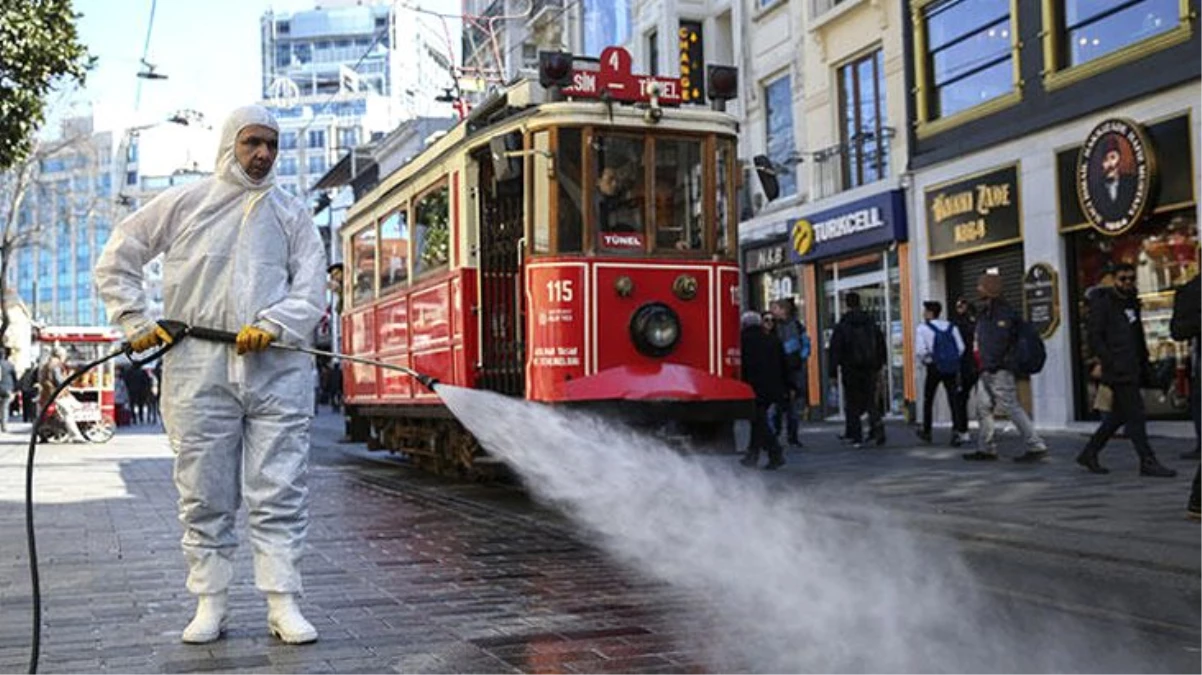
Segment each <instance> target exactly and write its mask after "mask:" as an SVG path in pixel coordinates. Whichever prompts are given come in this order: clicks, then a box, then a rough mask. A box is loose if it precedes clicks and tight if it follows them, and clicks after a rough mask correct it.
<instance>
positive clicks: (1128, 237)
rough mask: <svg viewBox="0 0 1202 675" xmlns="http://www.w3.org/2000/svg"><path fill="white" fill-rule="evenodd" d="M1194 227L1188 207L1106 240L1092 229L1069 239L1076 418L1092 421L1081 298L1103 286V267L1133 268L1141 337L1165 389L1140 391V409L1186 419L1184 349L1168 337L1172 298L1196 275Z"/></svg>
mask: <svg viewBox="0 0 1202 675" xmlns="http://www.w3.org/2000/svg"><path fill="white" fill-rule="evenodd" d="M1197 232H1198V225H1197V219H1196V217H1195V215H1194V210H1193V207H1190V208H1188V209H1185V210H1182V211H1177V212H1173V213H1165V214H1160V215H1157V216H1154V217H1153V218H1150V219H1148V220H1146V221H1145V222H1144V223H1142V224H1141V225H1139V226H1138V227H1135V228H1133V229H1132V230H1131V231H1129V232H1127V233H1125V234H1122V235H1119V236H1115V237H1112V236H1108V235H1105V234H1102V233H1100V232H1097V231H1096V230H1094V229H1092V228H1091V229H1088V230H1082V231H1079V232H1076V233H1074V234H1072V235H1070V236H1071V238H1072V252H1073V263H1074V264H1073V287H1072V289H1071V293H1072V296H1071V297H1072V299H1073V302H1072V303H1070V305H1071V306H1072V307H1073V308H1074V310H1075V311H1074V312H1073V314H1074V316H1073V329H1074V334H1073V344H1075V345H1077V349H1078V351H1077V353H1076V355H1075V358H1076V364H1075V367H1076V373H1077V374H1078V376H1077V378H1076V381H1077V382H1078V383H1079V385H1078V391H1077V415H1078V417H1079V418H1083V419H1084V418H1090V417H1093V416H1094V413H1093V412H1092V411H1091V403H1092V401H1093V395H1094V393H1095V391H1096V384H1095V383H1094V382H1092V381H1091V380H1090V378H1089V377H1088V374H1089V371H1090V368H1091V367H1092V365H1093V355H1092V354H1091V353H1090V351H1089V346H1088V342H1089V340H1088V336H1087V333H1086V325H1087V322H1088V320H1089V306H1088V303H1087V300H1086V297H1085V296H1086V294H1087V292H1088V291H1089V289H1090V288H1092V287H1094V286H1096V285H1098V284H1099V283H1101V282H1102V281H1103V271H1104V268H1105V266H1106V264H1107V263H1117V262H1128V263H1131V264H1132V265H1135V269H1136V284H1137V286H1138V288H1139V298H1140V301H1141V303H1142V309H1143V311H1142V316H1143V325H1144V334H1145V336H1146V337H1147V341H1148V354H1149V357H1150V358H1151V361H1152V369H1153V374H1154V375H1155V376H1156V379H1157V380H1159V381H1160V382H1161V383H1163V385H1164V386H1162V387H1160V388H1156V389H1144V391H1143V397H1144V404H1145V406H1146V407H1147V410H1148V417H1149V418H1152V419H1186V418H1188V416H1189V407H1188V405H1189V404H1188V399H1189V373H1190V366H1191V364H1190V363H1189V354H1190V352H1189V345H1188V343H1185V342H1176V341H1174V340H1173V339H1172V338H1171V337H1170V335H1169V320H1170V319H1171V318H1172V315H1173V293H1174V288H1175V287H1176V286H1180V285H1181V284H1184V283H1185V282H1187V281H1189V280H1190V279H1191V278H1193V276H1194V275H1196V274H1197V273H1198V234H1197Z"/></svg>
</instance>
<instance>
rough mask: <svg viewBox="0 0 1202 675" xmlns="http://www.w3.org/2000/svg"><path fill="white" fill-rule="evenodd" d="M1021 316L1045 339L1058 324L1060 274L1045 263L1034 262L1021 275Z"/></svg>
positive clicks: (1054, 330)
mask: <svg viewBox="0 0 1202 675" xmlns="http://www.w3.org/2000/svg"><path fill="white" fill-rule="evenodd" d="M1023 317H1024V318H1025V319H1026V320H1027V323H1030V324H1031V325H1032V326H1034V328H1035V331H1036V332H1038V333H1039V335H1040V337H1042V338H1043V339H1045V340H1046V339H1048V338H1050V337H1052V334H1053V333H1055V332H1056V327H1057V326H1059V325H1060V276H1059V275H1058V274H1057V273H1056V270H1055V269H1054V268H1053V267H1052V266H1051V265H1049V264H1047V263H1035V264H1034V265H1031V267H1030V269H1028V270H1027V273H1026V274H1025V275H1023Z"/></svg>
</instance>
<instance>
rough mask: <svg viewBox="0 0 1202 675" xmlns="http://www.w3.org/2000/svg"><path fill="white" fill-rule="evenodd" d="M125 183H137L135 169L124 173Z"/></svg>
mask: <svg viewBox="0 0 1202 675" xmlns="http://www.w3.org/2000/svg"><path fill="white" fill-rule="evenodd" d="M125 184H126V185H137V184H138V172H137V171H129V172H127V173H126V174H125Z"/></svg>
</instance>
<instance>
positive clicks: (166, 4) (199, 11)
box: [54, 0, 459, 130]
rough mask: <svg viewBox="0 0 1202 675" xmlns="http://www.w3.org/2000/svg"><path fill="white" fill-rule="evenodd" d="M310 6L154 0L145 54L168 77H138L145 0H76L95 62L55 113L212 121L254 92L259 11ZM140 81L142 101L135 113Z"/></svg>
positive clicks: (426, 1)
mask: <svg viewBox="0 0 1202 675" xmlns="http://www.w3.org/2000/svg"><path fill="white" fill-rule="evenodd" d="M315 4H317V0H159V1H158V4H157V6H156V8H155V17H154V26H153V31H152V33H151V37H150V49H149V52H148V56H147V60H148V61H150V62H151V63H154V64H155V65H156V66H157V71H158V72H160V73H163V74H165V75H167V76H168V79H166V80H140V79H138V78H137V77H136V74H137V73H138V71H139V70H141V68H142V67H141V65H140V63H139V59H140V58H141V56H142V48H143V45H144V44H145V40H146V28H147V24H148V22H149V20H150V8H151V0H75V11H76V12H79V13H81V14H83V17H82V18H81V19H80V21H79V31H80V36H81V38H82V40H83V41H84V43H85V44H87V45H88V48H89V50H90V51H91V53H92V54H93V55H95V56H97V57H98V58H99V61H98V63H97V68H96V70H94V71H93V72H92V73H90V74H89V76H88V81H87V85H86V87H85V88H84V90H82V91H79V92H76V93H74V94H73V95H72V96H71V101H72V103H71V104H70V106H69V107H64V106H62V105H60V106H58V108H59V109H58V110H55V111H54V114H55V116H58V115H62V114H69V112H70V113H86V112H87V111H88V109H89V106H90V108H91V110H92V112H93V113H94V114H95V116H96V128H97V129H98V130H102V129H119V128H124V127H127V126H131V125H134V124H143V123H147V122H153V121H157V120H161V119H163V118H165V117H166V116H167V115H169V114H170V113H171V112H172V111H175V110H178V109H181V108H194V109H196V110H200V111H201V112H203V113H205V115H206V116H207V117H208V118H209V119H210V121H211V122H212V123H213V124H214V125H216V124H218V123H219V122H220V120H221V118H222V117H223V116H224V114H225V113H226V112H228V111H229V110H231V109H233V108H235V107H237V106H240V105H245V104H247V103H253V102H255V101H256V100H258V98H259V93H260V92H259V78H260V76H261V73H260V70H261V67H260V51H259V50H260V46H259V18H260V17H261V16H262V14H263V12H265V11H267V10H268V9H273V10H275V11H298V10H303V9H311V8H312V7H313V6H314V5H315ZM420 5H421V6H422V7H425V8H429V9H438V10H439V11H444V12H446V11H450V12H457V11H458V7H459V0H423V1H422V2H421V3H420ZM433 21H435V22H437V19H433ZM435 25H437V23H436V24H435ZM139 82H141V83H142V95H141V104H140V106H139V107H138V109H137V111H136V112H135V101H136V97H137V89H138V83H139ZM60 110H62V112H60Z"/></svg>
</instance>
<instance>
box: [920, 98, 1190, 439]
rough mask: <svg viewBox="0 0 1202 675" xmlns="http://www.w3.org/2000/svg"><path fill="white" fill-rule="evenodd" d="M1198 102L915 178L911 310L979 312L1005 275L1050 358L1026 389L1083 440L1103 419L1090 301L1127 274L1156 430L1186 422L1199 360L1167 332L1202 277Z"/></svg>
mask: <svg viewBox="0 0 1202 675" xmlns="http://www.w3.org/2000/svg"><path fill="white" fill-rule="evenodd" d="M1197 96H1198V89H1197V85H1196V84H1194V85H1192V86H1183V87H1179V88H1176V89H1172V90H1168V91H1165V92H1163V93H1160V94H1158V95H1156V96H1151V97H1145V98H1142V99H1139V100H1135V101H1131V102H1128V103H1126V104H1124V105H1120V106H1111V107H1109V108H1107V109H1105V110H1101V111H1098V112H1096V113H1094V114H1092V115H1089V116H1085V117H1082V118H1079V119H1074V120H1071V121H1068V122H1065V123H1063V124H1060V125H1056V126H1053V127H1050V128H1047V129H1043V130H1038V131H1032V132H1030V133H1028V134H1027V135H1024V136H1022V137H1021V138H1016V139H1014V140H1012V141H1009V142H1006V143H1001V144H997V145H993V146H989V147H987V148H983V149H981V150H979V151H977V152H972V153H966V154H963V155H960V156H957V157H956V158H955V159H954V160H951V161H946V162H941V163H937V164H931V165H929V166H924V167H921V168H919V169H916V170H915V172H914V174H913V183H912V185H913V188H914V189H913V190H912V191H911V193H910V194H911V204H910V208H911V211H910V214H911V220H912V227H911V228H910V230H911V231H910V238H911V243H912V244H913V246H914V248H915V250H916V255H915V269H914V274H913V287H914V294H913V296H912V297H910V298H909V300H908V302H909V303H910V306H911V307H912V308H914V309H913V311H921V310H920V309H919V308H921V306H922V302H923V301H924V300H932V299H933V300H940V301H942V302H943V303H944V306H945V307H951V306H954V302H955V300H956V299H958V298H960V297H967V298H969V299H976V298H977V291H976V284H977V280H978V278H979V277H980V275H981V274H983V273H985V272H988V271H995V272H997V273H999V274H1001V276H1002V279H1003V281H1004V283H1005V286H1004V291H1003V292H1004V296H1005V297H1006V299H1007V300H1008V301H1009V302H1010V304H1011V305H1012V306H1014V307H1015V308H1018V309H1021V311H1022V312H1023V316H1024V318H1025V319H1026V320H1027V321H1030V322H1032V323H1033V324H1036V325H1037V327H1038V329H1039V331H1040V333H1041V334H1042V335H1043V338H1044V345H1045V347H1046V348H1047V361H1046V363H1045V364H1044V367H1043V370H1042V371H1041V372H1040V373H1039V374H1037V375H1035V376H1033V377H1031V378H1030V380H1028V381H1026V382H1025V383H1020V387H1019V396H1020V400H1021V401H1022V402H1023V403H1024V405H1026V406H1028V407H1029V409H1030V410H1031V411H1032V413H1033V415H1032V417H1033V419H1034V421H1035V423H1036V425H1037V426H1039V427H1041V428H1045V429H1049V428H1050V429H1064V428H1073V429H1081V430H1085V429H1088V428H1089V427H1090V426H1091V424H1090V422H1091V421H1092V420H1096V419H1097V417H1098V415H1097V413H1096V412H1095V411H1094V410H1093V401H1094V393H1095V391H1096V386H1097V383H1096V381H1095V380H1093V379H1092V378H1091V377H1090V374H1091V370H1092V366H1093V364H1094V357H1093V354H1092V353H1091V352H1090V350H1089V347H1088V335H1087V330H1086V324H1087V321H1088V306H1087V305H1088V303H1087V299H1086V298H1087V294H1088V293H1089V292H1090V289H1092V288H1094V287H1095V286H1098V285H1099V284H1105V283H1108V281H1109V280H1108V279H1107V278H1106V276H1105V274H1104V272H1105V270H1106V269H1107V267H1108V266H1111V265H1114V264H1116V263H1120V262H1129V263H1131V264H1133V265H1134V266H1135V268H1136V270H1137V272H1136V275H1137V280H1138V285H1139V293H1140V299H1141V301H1142V305H1143V312H1142V318H1143V325H1144V331H1145V333H1146V335H1147V339H1148V347H1149V351H1150V356H1151V360H1152V366H1153V367H1152V369H1151V370H1152V374H1153V375H1154V377H1153V378H1151V379H1150V380H1149V382H1148V384H1149V385H1150V386H1149V387H1148V388H1147V389H1145V390H1144V400H1145V402H1146V404H1147V409H1148V414H1149V418H1150V419H1153V420H1184V419H1186V418H1187V417H1188V408H1187V403H1186V401H1187V400H1188V396H1189V377H1188V374H1189V366H1190V364H1189V349H1188V346H1187V345H1186V344H1184V343H1180V342H1176V341H1174V340H1172V338H1171V337H1170V335H1169V319H1170V318H1171V316H1172V303H1173V293H1174V290H1175V288H1176V287H1177V286H1179V285H1181V284H1183V283H1185V282H1186V281H1188V280H1189V279H1190V278H1192V277H1193V276H1194V275H1195V274H1197V273H1198V266H1199V249H1198V206H1197V199H1196V192H1195V191H1196V184H1197V180H1198V173H1197V169H1196V167H1197V163H1198V157H1199V146H1198V138H1196V131H1197V123H1198V117H1197V115H1198V111H1197V107H1198V98H1197ZM924 258H925V260H924ZM1168 429H1177V426H1176V423H1174V424H1173V425H1169V427H1168ZM1168 429H1165V431H1168ZM1179 431H1185V429H1184V427H1182V428H1181V429H1177V430H1176V431H1172V432H1171V433H1178V432H1179Z"/></svg>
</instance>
